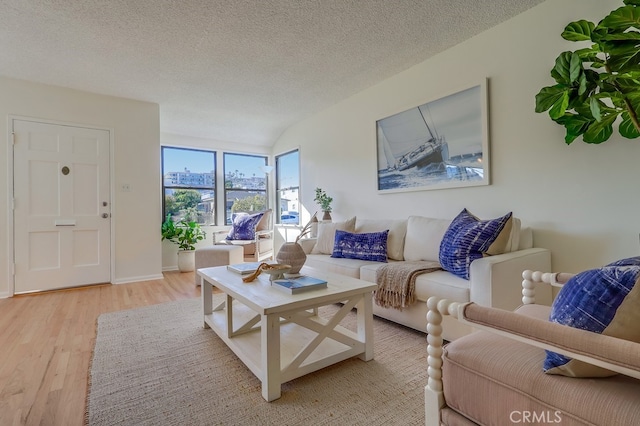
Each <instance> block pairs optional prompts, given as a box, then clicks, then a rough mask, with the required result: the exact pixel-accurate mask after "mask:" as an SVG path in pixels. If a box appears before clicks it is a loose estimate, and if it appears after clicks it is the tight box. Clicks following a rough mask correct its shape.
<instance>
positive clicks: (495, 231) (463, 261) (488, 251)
mask: <svg viewBox="0 0 640 426" xmlns="http://www.w3.org/2000/svg"><path fill="white" fill-rule="evenodd" d="M512 218H513V214H512V213H511V212H509V213H507V214H506V215H504V216H502V217H499V218H496V219H491V220H480V219H479V218H477V217H476V216H474V215H472V214H471V213H469V211H468V210H467V209H463V210H462V211H461V212H460V214H458V216H456V217H455V218H454V219H453V221H452V222H451V225H450V226H449V228H448V229H447V231H446V232H445V234H444V236H443V238H442V242H441V243H440V264H441V265H442V268H443V269H445V270H446V271H449V272H451V273H452V274H455V275H457V276H459V277H461V278H464V279H467V280H468V279H469V268H470V266H471V262H473V261H474V260H476V259H480V258H481V257H483V256H485V255H494V254H501V253H504V252H505V251H506V249H507V247H508V246H509V244H510V235H511V227H512Z"/></svg>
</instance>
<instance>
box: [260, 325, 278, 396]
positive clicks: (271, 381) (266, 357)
mask: <svg viewBox="0 0 640 426" xmlns="http://www.w3.org/2000/svg"><path fill="white" fill-rule="evenodd" d="M260 327H261V330H260V336H261V337H260V338H261V342H260V347H261V352H262V353H261V356H262V372H263V377H262V397H263V398H264V399H266V400H267V401H269V402H271V401H273V400H275V399H278V398H280V396H281V394H282V390H281V386H280V385H281V383H280V380H281V374H280V317H279V316H278V315H262V319H261V323H260Z"/></svg>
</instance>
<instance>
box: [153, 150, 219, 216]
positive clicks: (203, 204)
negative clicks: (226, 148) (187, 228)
mask: <svg viewBox="0 0 640 426" xmlns="http://www.w3.org/2000/svg"><path fill="white" fill-rule="evenodd" d="M215 188H216V153H215V152H213V151H203V150H197V149H184V148H170V147H162V192H163V194H164V201H163V205H162V213H163V218H164V217H166V216H167V215H168V214H170V215H171V218H172V219H173V220H174V221H178V220H181V219H187V220H195V221H197V222H198V223H201V224H205V225H210V224H215V211H216V208H215V206H216V202H215V200H216V197H215V194H216V192H215Z"/></svg>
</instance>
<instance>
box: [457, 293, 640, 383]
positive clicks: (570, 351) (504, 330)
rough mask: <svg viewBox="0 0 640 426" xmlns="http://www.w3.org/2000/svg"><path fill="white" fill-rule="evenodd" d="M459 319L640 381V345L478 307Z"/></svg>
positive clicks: (467, 308)
mask: <svg viewBox="0 0 640 426" xmlns="http://www.w3.org/2000/svg"><path fill="white" fill-rule="evenodd" d="M458 317H459V319H460V320H461V321H462V322H465V323H468V324H470V325H472V326H473V327H474V328H477V329H481V330H485V331H490V332H493V333H496V334H499V335H502V336H505V337H509V338H511V339H514V340H517V341H520V342H524V343H527V344H530V345H533V346H537V347H540V348H542V349H547V350H552V351H554V352H558V353H561V354H563V355H565V356H568V357H571V358H575V359H577V360H580V361H584V362H588V363H590V364H594V365H597V366H599V367H602V368H606V369H607V370H612V371H616V372H618V373H621V374H625V375H628V376H631V377H635V378H640V356H639V355H640V343H636V342H632V341H629V340H624V339H619V338H616V337H612V336H607V335H604V334H599V333H593V332H591V331H586V330H581V329H577V328H573V327H568V326H566V325H561V324H557V323H554V322H550V321H544V320H541V319H537V318H531V317H529V316H526V315H521V314H518V313H517V312H510V311H505V310H502V309H495V308H487V307H484V306H479V305H477V304H475V303H468V304H464V305H461V306H460V307H458Z"/></svg>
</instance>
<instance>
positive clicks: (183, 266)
mask: <svg viewBox="0 0 640 426" xmlns="http://www.w3.org/2000/svg"><path fill="white" fill-rule="evenodd" d="M195 269H196V251H195V250H179V251H178V270H179V271H180V272H191V271H195Z"/></svg>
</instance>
